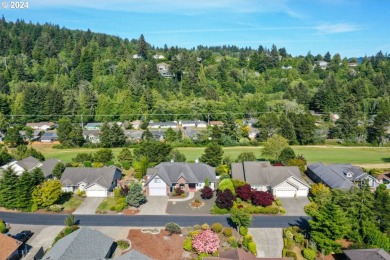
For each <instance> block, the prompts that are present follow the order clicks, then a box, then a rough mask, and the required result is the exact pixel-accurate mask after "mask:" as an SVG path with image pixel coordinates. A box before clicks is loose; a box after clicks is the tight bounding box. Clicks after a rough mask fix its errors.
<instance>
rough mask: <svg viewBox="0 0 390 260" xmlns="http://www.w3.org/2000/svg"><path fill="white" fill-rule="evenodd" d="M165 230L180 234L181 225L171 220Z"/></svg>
mask: <svg viewBox="0 0 390 260" xmlns="http://www.w3.org/2000/svg"><path fill="white" fill-rule="evenodd" d="M165 230H166V231H168V232H169V233H171V234H180V233H181V228H180V226H179V225H178V224H176V223H173V222H169V223H168V224H166V225H165Z"/></svg>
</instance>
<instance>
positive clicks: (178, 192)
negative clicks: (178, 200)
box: [175, 187, 184, 196]
mask: <svg viewBox="0 0 390 260" xmlns="http://www.w3.org/2000/svg"><path fill="white" fill-rule="evenodd" d="M182 194H184V190H182V189H181V188H180V187H177V188H176V189H175V196H181V195H182Z"/></svg>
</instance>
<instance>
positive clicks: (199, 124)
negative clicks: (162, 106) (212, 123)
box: [179, 120, 207, 128]
mask: <svg viewBox="0 0 390 260" xmlns="http://www.w3.org/2000/svg"><path fill="white" fill-rule="evenodd" d="M179 125H180V126H181V127H183V128H185V127H199V128H206V127H207V123H206V122H205V121H200V120H196V121H188V120H182V121H179Z"/></svg>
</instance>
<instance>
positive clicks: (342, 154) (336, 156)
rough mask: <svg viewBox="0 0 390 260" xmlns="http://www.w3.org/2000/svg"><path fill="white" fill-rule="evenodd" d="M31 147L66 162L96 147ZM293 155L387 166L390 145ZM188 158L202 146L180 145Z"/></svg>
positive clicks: (231, 150)
mask: <svg viewBox="0 0 390 260" xmlns="http://www.w3.org/2000/svg"><path fill="white" fill-rule="evenodd" d="M34 147H35V148H36V149H37V150H39V151H41V152H42V153H43V154H44V156H45V157H46V158H58V159H60V160H63V161H65V162H71V161H72V157H75V156H76V154H77V153H82V152H94V151H96V150H97V149H96V148H75V149H53V147H52V145H49V144H44V145H42V144H39V145H34ZM292 148H293V149H294V151H295V153H296V154H303V155H304V156H305V158H306V159H307V160H308V162H309V163H314V162H324V163H327V164H328V163H354V164H388V165H387V166H390V147H344V146H332V145H324V146H292ZM178 149H179V150H180V152H182V153H184V154H185V156H186V158H187V160H192V161H193V160H195V159H197V158H200V156H201V155H202V154H203V151H204V147H181V148H178ZM261 149H262V148H261V147H253V146H235V147H225V148H224V152H225V153H224V156H230V157H231V158H233V159H235V158H236V157H237V155H238V154H240V153H241V152H253V153H254V154H255V155H256V157H257V158H259V159H260V158H261ZM120 150H121V148H115V149H113V152H114V155H115V156H116V155H118V154H119V152H120Z"/></svg>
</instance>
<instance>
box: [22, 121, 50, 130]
mask: <svg viewBox="0 0 390 260" xmlns="http://www.w3.org/2000/svg"><path fill="white" fill-rule="evenodd" d="M26 126H28V127H31V128H32V129H34V130H43V131H47V130H50V129H53V128H54V127H55V123H53V122H39V123H27V124H26Z"/></svg>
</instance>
